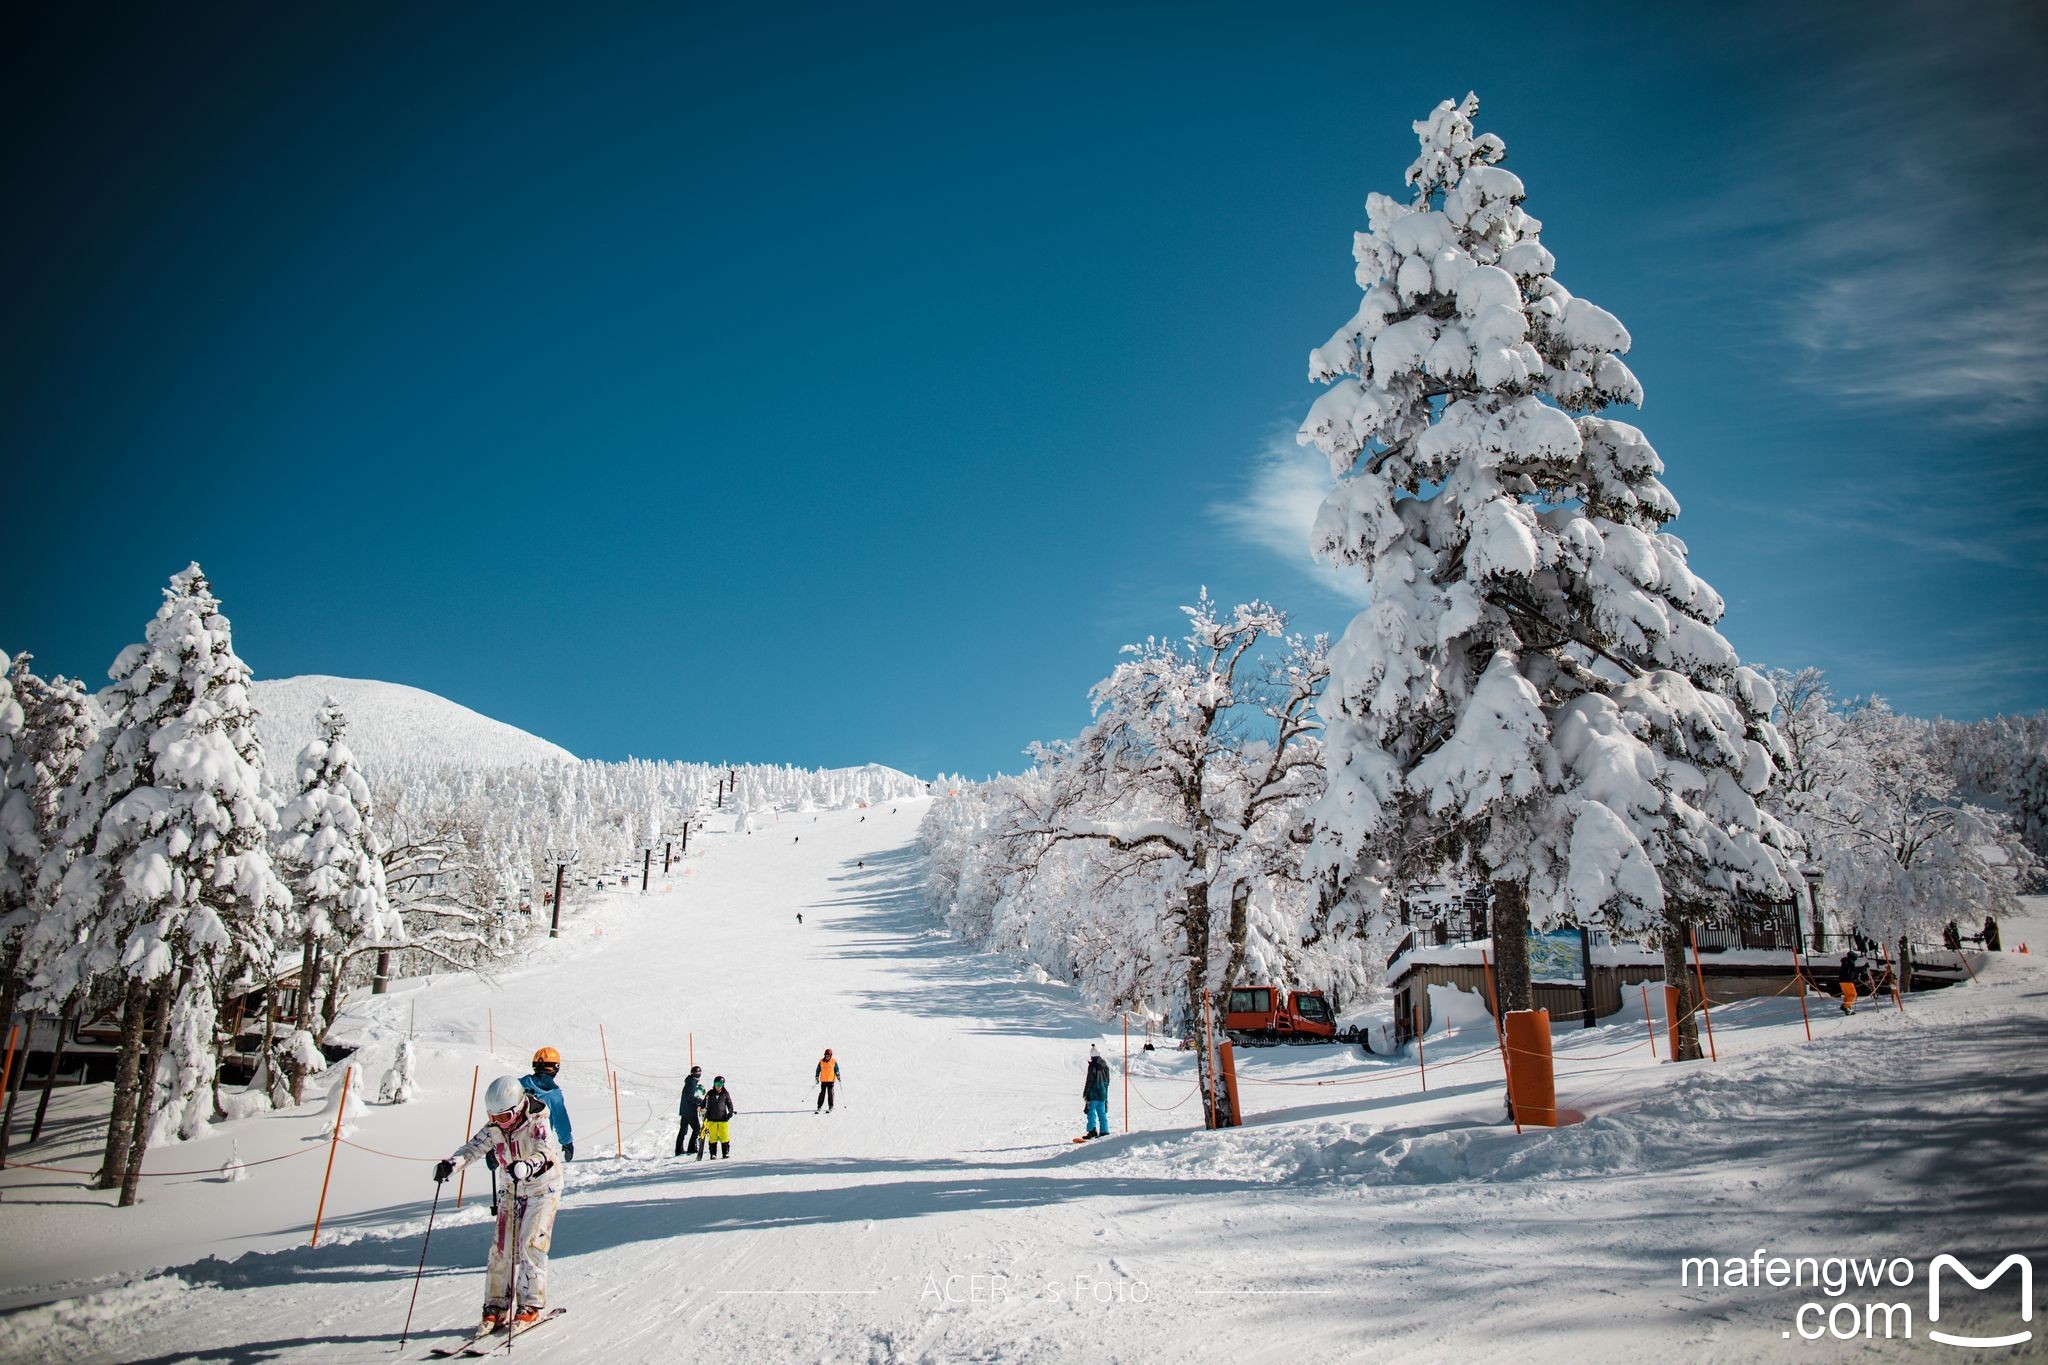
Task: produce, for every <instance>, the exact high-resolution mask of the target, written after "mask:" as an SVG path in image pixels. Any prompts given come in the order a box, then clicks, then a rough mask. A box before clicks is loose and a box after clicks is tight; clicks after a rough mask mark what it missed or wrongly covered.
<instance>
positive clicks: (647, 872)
mask: <svg viewBox="0 0 2048 1365" xmlns="http://www.w3.org/2000/svg"><path fill="white" fill-rule="evenodd" d="M653 875H654V845H652V844H649V845H648V846H647V852H646V854H645V855H644V856H643V857H642V858H641V859H640V894H641V895H643V896H644V895H646V894H647V879H648V878H649V877H651V876H653Z"/></svg>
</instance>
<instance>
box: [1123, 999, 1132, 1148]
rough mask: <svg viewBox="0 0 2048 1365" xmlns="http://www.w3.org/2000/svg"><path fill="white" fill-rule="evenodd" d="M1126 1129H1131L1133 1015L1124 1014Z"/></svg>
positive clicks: (1126, 1130) (1127, 1130)
mask: <svg viewBox="0 0 2048 1365" xmlns="http://www.w3.org/2000/svg"><path fill="white" fill-rule="evenodd" d="M1124 1131H1125V1132H1126V1133H1128V1132H1130V1131H1131V1016H1130V1015H1129V1014H1125V1015H1124Z"/></svg>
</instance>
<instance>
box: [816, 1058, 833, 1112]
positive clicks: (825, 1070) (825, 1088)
mask: <svg viewBox="0 0 2048 1365" xmlns="http://www.w3.org/2000/svg"><path fill="white" fill-rule="evenodd" d="M817 1075H818V1107H817V1108H816V1109H815V1110H813V1111H812V1112H813V1113H819V1114H822V1113H825V1112H826V1111H827V1110H829V1109H831V1107H832V1092H833V1090H834V1089H835V1088H836V1087H837V1086H838V1084H839V1062H838V1060H837V1059H835V1058H834V1057H833V1056H832V1049H831V1048H829V1047H828V1048H826V1049H825V1055H824V1056H823V1057H820V1058H819V1059H818V1073H817Z"/></svg>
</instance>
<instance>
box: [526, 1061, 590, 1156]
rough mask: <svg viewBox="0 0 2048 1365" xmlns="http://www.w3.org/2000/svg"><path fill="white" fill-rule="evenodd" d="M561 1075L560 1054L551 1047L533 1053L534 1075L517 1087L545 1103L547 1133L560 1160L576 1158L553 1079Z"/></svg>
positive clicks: (566, 1108)
mask: <svg viewBox="0 0 2048 1365" xmlns="http://www.w3.org/2000/svg"><path fill="white" fill-rule="evenodd" d="M561 1072H562V1054H561V1053H559V1052H557V1051H555V1050H554V1049H553V1048H551V1047H544V1048H542V1049H541V1050H540V1051H538V1052H536V1053H534V1054H533V1074H532V1075H531V1076H521V1077H520V1078H519V1087H520V1089H522V1090H524V1091H525V1092H526V1093H527V1094H529V1095H532V1096H534V1097H535V1098H537V1099H540V1100H544V1101H546V1103H547V1106H548V1131H550V1132H552V1133H553V1134H554V1135H555V1140H556V1141H557V1142H559V1143H561V1144H562V1160H564V1161H574V1160H575V1159H576V1137H575V1134H574V1132H573V1131H572V1130H571V1129H570V1127H569V1104H568V1101H567V1100H566V1099H565V1098H563V1095H562V1087H561V1086H559V1085H557V1084H556V1083H555V1077H556V1076H558V1075H560V1074H561Z"/></svg>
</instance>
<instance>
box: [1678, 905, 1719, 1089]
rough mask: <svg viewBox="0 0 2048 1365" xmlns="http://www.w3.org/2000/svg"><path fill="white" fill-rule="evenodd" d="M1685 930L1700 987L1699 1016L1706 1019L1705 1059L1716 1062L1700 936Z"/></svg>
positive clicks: (1694, 977) (1689, 929) (1717, 1056)
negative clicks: (1688, 936) (1689, 938)
mask: <svg viewBox="0 0 2048 1365" xmlns="http://www.w3.org/2000/svg"><path fill="white" fill-rule="evenodd" d="M1685 932H1686V933H1687V934H1688V935H1690V936H1691V938H1692V974H1693V979H1694V980H1695V981H1697V982H1698V983H1699V987H1700V1018H1702V1019H1704V1020H1706V1021H1707V1060H1708V1061H1712V1062H1718V1061H1720V1060H1721V1054H1720V1053H1719V1052H1717V1051H1716V1050H1715V1049H1714V1012H1713V1011H1712V1010H1711V1009H1709V1008H1707V969H1706V968H1704V967H1702V966H1700V936H1699V934H1698V933H1696V932H1695V931H1694V930H1692V929H1691V928H1687V929H1686V931H1685Z"/></svg>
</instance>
